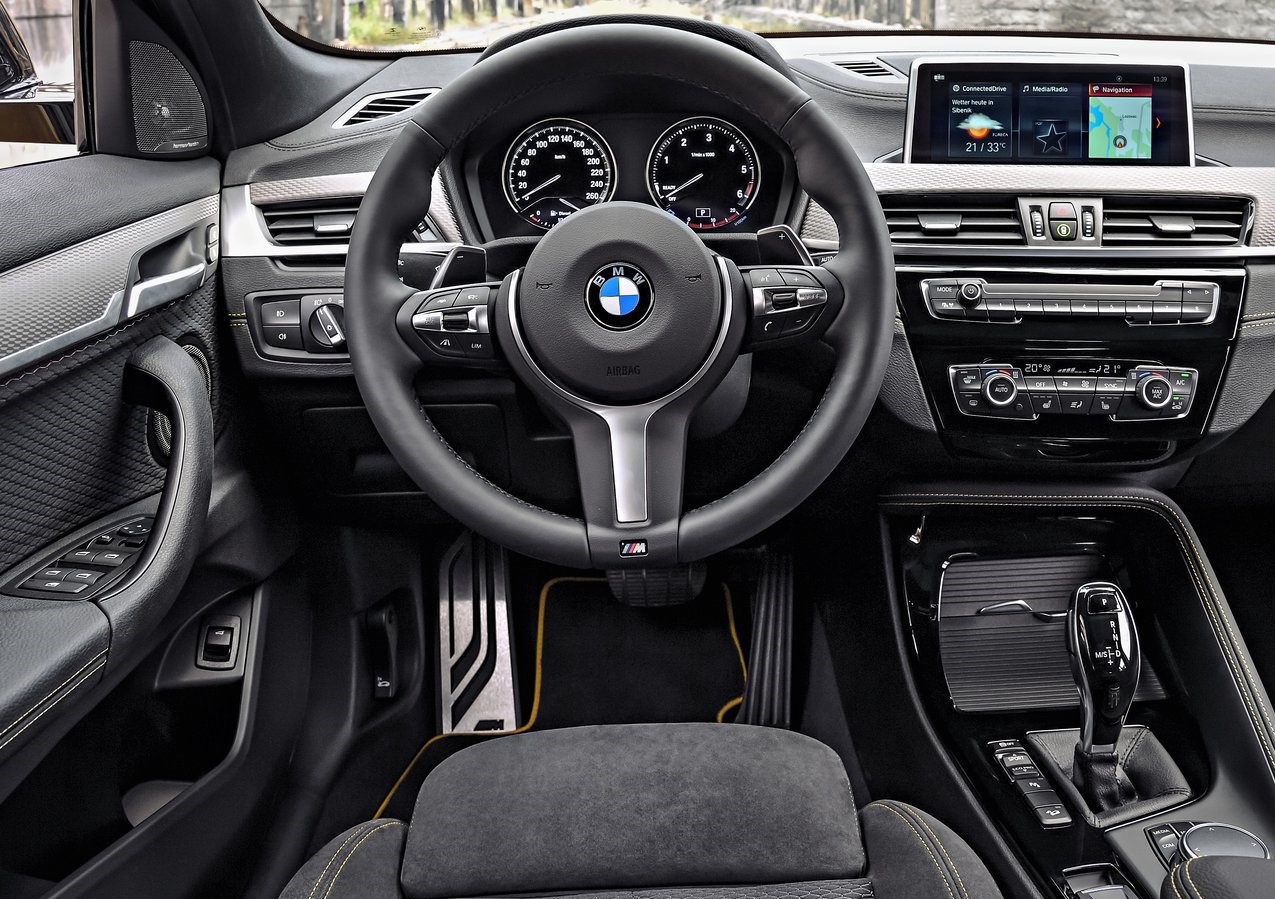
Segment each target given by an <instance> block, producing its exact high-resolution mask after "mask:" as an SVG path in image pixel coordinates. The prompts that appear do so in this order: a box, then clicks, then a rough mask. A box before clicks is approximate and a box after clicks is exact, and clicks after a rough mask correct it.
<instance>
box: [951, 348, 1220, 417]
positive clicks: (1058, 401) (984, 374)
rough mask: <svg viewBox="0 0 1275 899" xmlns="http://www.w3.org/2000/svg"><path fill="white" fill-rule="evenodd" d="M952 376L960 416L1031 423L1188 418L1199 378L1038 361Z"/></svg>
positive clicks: (960, 368) (1191, 373)
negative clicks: (1062, 418) (1056, 418)
mask: <svg viewBox="0 0 1275 899" xmlns="http://www.w3.org/2000/svg"><path fill="white" fill-rule="evenodd" d="M1082 369H1083V370H1082ZM948 376H949V378H950V380H951V382H952V392H953V395H954V397H955V399H956V407H957V408H958V409H959V410H960V412H961V414H962V415H970V416H975V417H980V418H1004V419H1019V420H1027V421H1032V420H1035V419H1037V418H1040V417H1041V416H1052V415H1087V416H1106V417H1107V418H1110V419H1111V420H1112V421H1121V422H1125V421H1129V422H1132V421H1150V420H1165V419H1177V418H1185V417H1186V416H1187V415H1188V414H1189V413H1190V411H1191V404H1192V401H1193V400H1194V399H1195V395H1196V392H1197V385H1198V382H1199V378H1200V374H1199V372H1198V371H1197V370H1195V369H1193V368H1180V367H1173V366H1161V365H1138V364H1134V363H1121V362H1110V363H1097V364H1094V365H1086V366H1075V365H1066V364H1053V363H1042V362H1037V361H1031V362H1025V363H1021V364H1018V365H1015V364H994V363H981V364H976V365H953V366H951V367H950V368H949V369H948Z"/></svg>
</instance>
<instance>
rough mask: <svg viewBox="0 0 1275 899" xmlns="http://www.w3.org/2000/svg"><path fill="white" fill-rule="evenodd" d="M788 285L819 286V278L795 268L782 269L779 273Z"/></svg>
mask: <svg viewBox="0 0 1275 899" xmlns="http://www.w3.org/2000/svg"><path fill="white" fill-rule="evenodd" d="M779 276H780V277H781V278H783V279H784V283H785V284H787V285H788V286H789V287H820V286H821V285H820V284H819V279H818V278H816V277H815V276H814V275H812V274H811V273H810V272H803V271H799V270H795V269H784V270H783V271H781V272H780V273H779Z"/></svg>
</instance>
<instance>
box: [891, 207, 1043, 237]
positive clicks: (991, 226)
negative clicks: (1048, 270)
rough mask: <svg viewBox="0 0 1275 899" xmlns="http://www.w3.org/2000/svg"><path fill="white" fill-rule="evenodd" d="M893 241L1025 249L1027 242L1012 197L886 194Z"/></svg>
mask: <svg viewBox="0 0 1275 899" xmlns="http://www.w3.org/2000/svg"><path fill="white" fill-rule="evenodd" d="M881 205H882V207H883V208H884V209H885V220H886V224H887V225H888V226H889V228H890V240H891V241H892V242H894V243H896V244H957V245H972V246H973V245H977V246H1022V245H1024V244H1026V243H1027V240H1026V238H1025V237H1024V236H1023V225H1022V222H1021V220H1020V219H1019V215H1018V201H1017V200H1015V199H1014V198H1013V197H1005V198H996V197H991V198H985V197H969V198H965V197H962V196H959V195H954V196H947V197H941V196H933V195H919V196H918V195H914V194H913V195H908V194H885V195H883V196H882V197H881Z"/></svg>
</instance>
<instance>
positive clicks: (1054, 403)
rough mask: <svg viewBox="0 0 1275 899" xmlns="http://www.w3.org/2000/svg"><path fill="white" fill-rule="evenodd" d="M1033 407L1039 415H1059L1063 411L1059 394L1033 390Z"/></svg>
mask: <svg viewBox="0 0 1275 899" xmlns="http://www.w3.org/2000/svg"><path fill="white" fill-rule="evenodd" d="M1032 408H1033V409H1034V410H1036V414H1037V415H1057V414H1059V413H1060V412H1061V411H1062V408H1061V407H1060V406H1059V405H1058V394H1056V393H1038V392H1036V391H1035V390H1033V391H1032Z"/></svg>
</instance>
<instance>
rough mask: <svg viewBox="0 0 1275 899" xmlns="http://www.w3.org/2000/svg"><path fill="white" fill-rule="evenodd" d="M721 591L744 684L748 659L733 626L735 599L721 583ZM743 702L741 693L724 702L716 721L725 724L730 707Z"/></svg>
mask: <svg viewBox="0 0 1275 899" xmlns="http://www.w3.org/2000/svg"><path fill="white" fill-rule="evenodd" d="M722 593H723V595H724V596H725V597H726V621H727V623H728V624H729V625H730V640H731V642H732V643H734V644H735V652H736V653H737V654H738V655H739V670H740V672H741V673H742V674H743V677H744V684H745V686H747V684H748V660H747V659H746V658H745V656H744V647H743V645H742V644H740V642H739V629H738V628H737V627H735V600H734V598H733V597H732V596H731V592H730V587H729V586H727V585H726V584H722ZM743 702H744V696H743V694H742V693H741V694H740V695H739V696H736V697H735V698H734V699H732V700H730V701H729V702H727V703H726V705H724V706H722V707H721V708H720V709H718V710H717V723H718V724H725V723H726V716H727V715H728V714H730V712H731V710H732V709H735V708H737V707H739V706H740V705H741V704H742V703H743Z"/></svg>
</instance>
